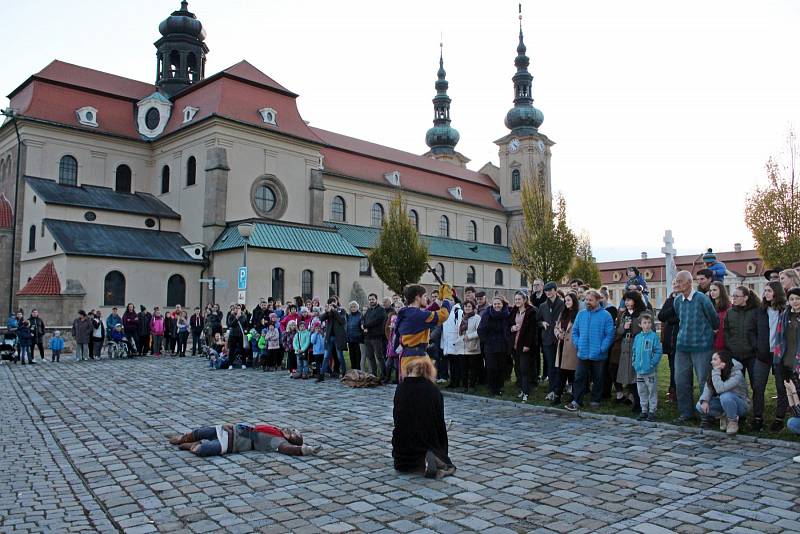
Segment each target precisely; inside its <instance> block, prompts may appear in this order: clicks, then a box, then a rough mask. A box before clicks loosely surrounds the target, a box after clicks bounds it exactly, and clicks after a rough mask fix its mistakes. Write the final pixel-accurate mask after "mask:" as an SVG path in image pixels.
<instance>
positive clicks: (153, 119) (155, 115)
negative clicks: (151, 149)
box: [144, 108, 161, 130]
mask: <svg viewBox="0 0 800 534" xmlns="http://www.w3.org/2000/svg"><path fill="white" fill-rule="evenodd" d="M159 122H161V113H159V112H158V108H150V109H148V110H147V113H146V114H145V116H144V125H145V126H147V128H148V129H149V130H155V129H156V128H158V123H159Z"/></svg>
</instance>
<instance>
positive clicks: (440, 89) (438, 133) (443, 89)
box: [425, 43, 460, 154]
mask: <svg viewBox="0 0 800 534" xmlns="http://www.w3.org/2000/svg"><path fill="white" fill-rule="evenodd" d="M441 46H442V45H441V43H440V44H439V70H438V72H437V73H436V75H437V80H436V85H435V87H436V96H435V97H433V128H431V129H430V130H428V132H427V133H426V134H425V144H426V145H428V146H429V147H430V149H431V152H433V153H434V154H452V153H453V152H455V147H456V145H457V144H458V140H459V138H460V136H459V135H458V131H457V130H456V129H455V128H453V127H452V126H450V102H451V100H450V97H449V96H447V88H448V87H449V84H448V83H447V79H446V78H445V76H446V74H447V73H446V72H445V70H444V59H443V58H442V51H441Z"/></svg>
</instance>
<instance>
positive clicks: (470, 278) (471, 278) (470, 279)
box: [467, 265, 475, 284]
mask: <svg viewBox="0 0 800 534" xmlns="http://www.w3.org/2000/svg"><path fill="white" fill-rule="evenodd" d="M467 283H468V284H474V283H475V267H473V266H472V265H469V266H468V267H467Z"/></svg>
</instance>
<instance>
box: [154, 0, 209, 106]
mask: <svg viewBox="0 0 800 534" xmlns="http://www.w3.org/2000/svg"><path fill="white" fill-rule="evenodd" d="M158 31H159V33H161V38H160V39H159V40H158V41H156V42H155V47H156V49H157V52H156V57H157V68H156V85H157V86H158V88H159V90H161V91H162V92H164V93H166V94H167V95H168V96H172V95H175V94H177V93H179V92H181V91H182V90H183V89H185V88H186V87H188V86H190V85H191V84H193V83H195V82H199V81H200V80H202V79H203V77H204V76H205V70H206V54H208V46H206V44H205V42H204V41H205V39H206V32H205V30H204V29H203V25H202V24H201V23H200V21H199V20H197V17H196V16H195V15H194V13H192V12H190V11H189V2H186V1H185V0H184V1H183V2H181V8H180V9H179V10H178V11H173V12H172V14H171V15H170V16H169V17H167V18H166V19H164V21H162V22H161V24H159V25H158Z"/></svg>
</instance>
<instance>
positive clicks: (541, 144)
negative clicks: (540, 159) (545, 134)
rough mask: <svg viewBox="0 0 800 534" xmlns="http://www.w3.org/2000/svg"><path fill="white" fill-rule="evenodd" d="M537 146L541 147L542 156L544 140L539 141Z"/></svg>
mask: <svg viewBox="0 0 800 534" xmlns="http://www.w3.org/2000/svg"><path fill="white" fill-rule="evenodd" d="M536 146H537V147H539V152H541V153H542V154H544V141H542V140H541V139H540V140H539V142H538V143H537V144H536Z"/></svg>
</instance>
